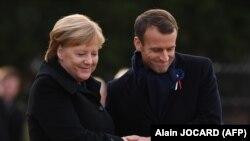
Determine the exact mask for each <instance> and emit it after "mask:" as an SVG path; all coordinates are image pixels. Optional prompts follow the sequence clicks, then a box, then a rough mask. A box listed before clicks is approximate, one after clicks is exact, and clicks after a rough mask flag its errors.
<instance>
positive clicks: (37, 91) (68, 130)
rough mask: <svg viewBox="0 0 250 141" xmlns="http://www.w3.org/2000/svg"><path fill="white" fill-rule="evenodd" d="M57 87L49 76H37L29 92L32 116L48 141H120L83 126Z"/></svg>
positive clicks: (117, 138) (68, 99) (70, 103)
mask: <svg viewBox="0 0 250 141" xmlns="http://www.w3.org/2000/svg"><path fill="white" fill-rule="evenodd" d="M57 88H58V86H57V84H56V83H55V82H54V81H53V80H52V79H50V78H49V77H40V78H39V79H38V81H36V83H35V85H34V87H33V89H32V91H33V92H32V93H33V94H34V95H33V96H32V103H31V104H32V113H33V115H32V116H34V118H35V119H37V120H38V121H39V122H40V125H41V126H42V128H43V130H44V132H45V134H47V135H48V136H49V138H50V140H51V141H122V139H121V138H120V137H117V136H113V135H110V134H106V133H102V132H94V131H91V130H88V129H85V128H84V127H82V125H81V123H80V121H79V119H78V116H77V113H76V112H75V110H74V106H73V104H72V101H71V100H70V95H63V94H61V93H58V90H57ZM86 116H88V115H86Z"/></svg>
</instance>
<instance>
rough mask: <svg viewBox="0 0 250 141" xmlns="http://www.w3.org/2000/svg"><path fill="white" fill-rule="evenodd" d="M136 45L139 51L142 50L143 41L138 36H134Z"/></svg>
mask: <svg viewBox="0 0 250 141" xmlns="http://www.w3.org/2000/svg"><path fill="white" fill-rule="evenodd" d="M134 46H135V49H136V50H137V51H141V48H142V43H141V41H140V39H139V38H138V37H137V36H135V37H134Z"/></svg>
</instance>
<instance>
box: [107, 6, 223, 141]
mask: <svg viewBox="0 0 250 141" xmlns="http://www.w3.org/2000/svg"><path fill="white" fill-rule="evenodd" d="M134 30H135V37H134V46H135V48H136V51H135V53H134V55H133V57H132V67H131V68H130V70H128V72H127V73H125V74H124V75H123V76H121V77H120V78H119V79H114V80H112V81H110V82H109V83H108V97H107V103H106V104H107V105H106V108H107V110H108V111H109V112H110V114H111V116H112V118H113V120H114V123H115V127H116V133H117V134H118V135H122V136H124V135H130V134H137V135H142V136H149V135H150V125H152V124H221V122H222V121H221V120H222V117H221V113H222V110H221V101H220V96H219V91H218V85H217V80H216V76H215V73H214V70H213V66H212V62H211V60H210V59H208V58H205V57H199V56H192V55H186V54H181V53H176V52H175V48H176V38H177V34H178V25H177V23H176V21H175V18H174V17H173V16H172V15H171V14H170V13H169V12H167V11H165V10H162V9H151V10H148V11H146V12H144V13H142V14H141V15H139V16H138V17H137V19H136V21H135V25H134Z"/></svg>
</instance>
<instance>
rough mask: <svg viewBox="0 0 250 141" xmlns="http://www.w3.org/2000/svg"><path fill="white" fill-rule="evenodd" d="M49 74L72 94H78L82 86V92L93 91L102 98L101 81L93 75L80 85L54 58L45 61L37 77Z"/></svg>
mask: <svg viewBox="0 0 250 141" xmlns="http://www.w3.org/2000/svg"><path fill="white" fill-rule="evenodd" d="M42 75H47V76H49V77H51V78H53V79H54V80H55V81H57V82H58V83H59V84H60V85H61V86H62V87H63V88H65V89H66V90H67V91H68V92H69V93H70V94H76V93H77V92H78V91H79V89H80V87H81V92H84V93H93V94H94V95H95V96H96V97H98V98H100V88H101V83H100V82H99V81H97V80H95V79H94V78H93V77H92V76H91V77H90V78H89V79H88V80H85V81H82V82H81V84H85V85H80V84H79V82H77V81H76V80H75V79H74V78H73V77H72V76H71V75H69V74H68V73H67V72H66V70H65V69H63V67H62V66H61V65H60V64H59V63H58V61H57V59H52V60H50V61H49V62H45V61H44V62H43V63H42V65H41V67H40V70H39V72H38V74H37V76H36V77H40V76H42Z"/></svg>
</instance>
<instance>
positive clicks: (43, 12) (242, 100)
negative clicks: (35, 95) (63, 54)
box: [0, 0, 250, 140]
mask: <svg viewBox="0 0 250 141" xmlns="http://www.w3.org/2000/svg"><path fill="white" fill-rule="evenodd" d="M149 8H163V9H166V10H168V11H169V12H171V13H172V14H173V15H174V16H175V18H176V20H177V22H178V25H179V27H180V30H179V35H178V39H177V48H176V51H177V52H182V53H189V54H194V55H202V56H207V57H209V58H210V59H211V60H212V61H213V63H214V67H215V71H216V75H217V79H218V83H219V89H220V94H221V100H222V106H223V122H224V123H225V124H249V123H250V87H249V86H250V41H249V37H250V1H249V0H230V1H228V0H188V1H187V0H36V1H34V0H1V1H0V17H1V20H0V33H1V34H0V43H1V45H0V67H1V66H5V65H10V66H14V67H15V68H17V69H18V70H19V72H20V74H21V80H22V81H21V84H22V85H21V90H20V94H19V95H18V98H17V99H18V100H19V101H20V102H22V103H23V104H24V105H26V104H27V95H28V92H29V88H30V86H31V83H32V81H33V79H34V77H35V74H36V72H37V70H38V69H39V66H40V64H41V62H42V61H43V56H44V53H45V51H46V49H47V46H48V41H49V32H50V31H51V29H52V28H53V26H54V24H55V22H56V21H57V20H58V19H59V18H61V17H63V16H66V15H69V14H74V13H80V14H85V15H88V16H89V17H90V18H91V19H93V20H94V21H96V22H98V23H99V25H100V26H101V27H102V29H103V32H104V35H105V37H106V40H107V41H106V43H105V44H104V46H103V48H102V49H101V50H100V52H99V55H100V56H99V58H100V60H99V65H98V67H97V70H96V71H95V73H94V75H96V76H99V77H101V78H103V79H104V80H105V81H109V80H111V79H113V77H114V75H115V74H116V72H117V71H118V70H119V69H120V68H123V67H129V66H130V60H131V56H132V54H133V51H134V46H133V24H134V20H135V18H136V16H138V15H139V14H140V13H142V12H143V11H145V10H147V9H149ZM26 106H27V105H26ZM24 109H25V108H24ZM25 140H28V138H26V139H25Z"/></svg>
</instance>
